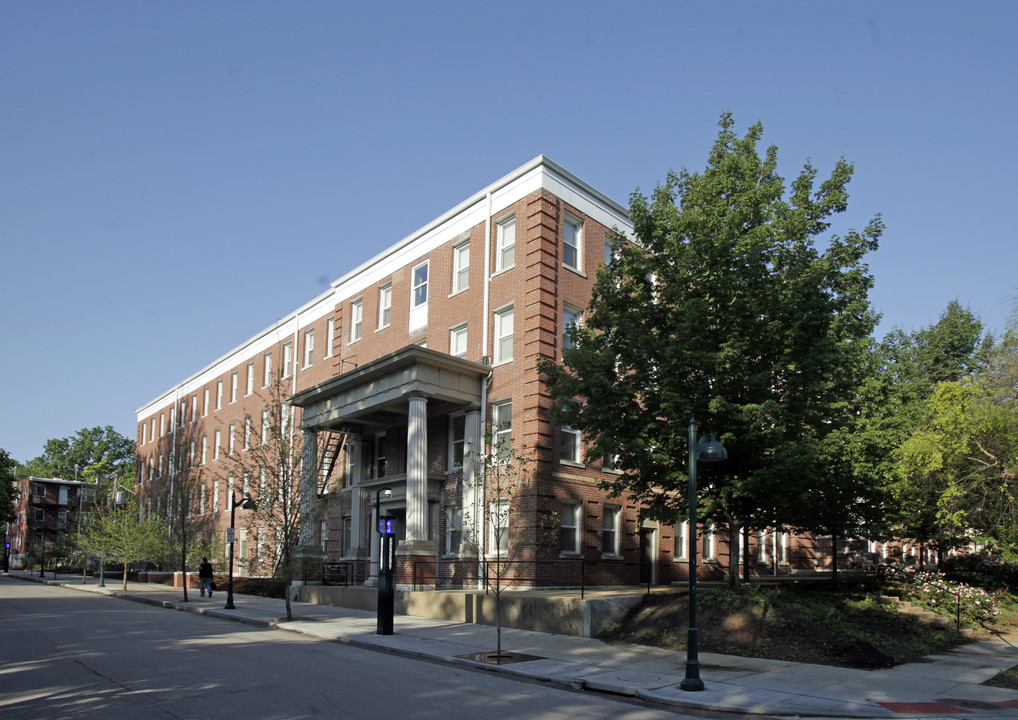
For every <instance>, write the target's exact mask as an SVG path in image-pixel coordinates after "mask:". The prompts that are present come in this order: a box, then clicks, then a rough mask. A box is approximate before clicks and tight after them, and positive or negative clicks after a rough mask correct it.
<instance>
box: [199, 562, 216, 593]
mask: <svg viewBox="0 0 1018 720" xmlns="http://www.w3.org/2000/svg"><path fill="white" fill-rule="evenodd" d="M214 587H215V584H214V583H213V582H212V563H210V562H209V559H208V558H206V557H203V558H202V559H201V565H199V566H198V588H199V590H201V596H202V597H205V590H206V589H208V591H209V597H212V589H213V588H214Z"/></svg>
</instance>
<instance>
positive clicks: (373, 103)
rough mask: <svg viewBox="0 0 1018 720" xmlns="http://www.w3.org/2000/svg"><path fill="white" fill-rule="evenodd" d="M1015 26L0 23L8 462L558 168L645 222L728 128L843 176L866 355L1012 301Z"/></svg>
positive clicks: (515, 18)
mask: <svg viewBox="0 0 1018 720" xmlns="http://www.w3.org/2000/svg"><path fill="white" fill-rule="evenodd" d="M1016 21H1018V4H1016V3H1013V2H973V3H965V4H960V3H956V2H922V3H919V2H913V3H905V2H901V3H888V2H833V1H832V2H812V1H810V2H805V1H803V2H781V1H778V0H774V1H772V2H726V3H717V2H699V3H694V2H661V3H652V2H639V1H636V2H627V3H622V2H612V3H609V2H597V1H590V0H588V1H587V2H564V1H559V2H551V1H549V0H544V1H542V2H529V1H527V0H523V1H521V2H514V3H509V4H506V3H477V2H463V3H452V2H440V1H439V2H428V3H423V2H422V3H410V2H407V3H393V2H378V3H356V4H353V3H350V4H346V3H340V2H333V1H330V2H297V3H283V2H252V1H250V0H245V1H244V2H211V3H209V2H180V1H177V2H172V3H137V2H87V3H83V2H66V1H65V2H46V3H23V2H13V1H11V0H0V98H2V101H0V102H2V106H0V107H2V111H0V247H2V262H0V268H2V276H3V277H2V280H0V329H2V332H3V352H2V353H0V378H3V380H2V381H0V382H2V385H0V398H2V403H0V407H2V412H0V447H5V448H7V449H8V450H9V451H10V452H11V454H12V455H13V456H14V457H15V458H17V459H19V460H22V461H24V460H27V459H29V458H31V457H34V456H36V455H38V454H40V453H41V452H42V447H43V444H44V443H45V441H46V440H47V439H48V438H52V437H63V436H67V435H71V434H73V433H74V432H75V431H76V430H78V429H79V428H82V427H86V426H93V425H112V426H113V427H114V428H115V429H117V430H118V431H119V432H121V433H123V434H125V435H127V436H128V437H133V436H134V428H135V415H134V411H135V409H136V408H137V407H139V406H140V405H142V404H144V403H145V402H147V401H149V400H151V399H153V398H154V397H155V396H157V395H158V394H160V393H161V392H163V391H164V390H166V389H167V388H169V387H171V386H172V385H173V384H174V383H176V382H177V381H178V380H181V379H183V378H184V377H186V376H187V375H190V374H191V373H193V372H195V371H197V370H199V369H201V368H202V367H204V366H205V365H206V364H207V363H209V362H210V361H212V360H214V359H215V358H217V357H219V356H220V355H222V354H223V353H225V352H227V351H229V350H231V349H232V348H233V347H235V346H236V345H238V344H240V343H241V342H242V341H244V340H246V339H247V338H248V337H250V336H251V335H253V334H254V333H256V332H257V331H258V330H260V329H262V328H263V327H266V326H267V325H269V324H271V323H272V322H274V321H275V320H276V319H277V318H279V317H281V316H282V315H284V314H286V313H288V312H290V311H291V310H294V309H296V308H297V307H298V306H300V305H301V304H303V303H304V302H306V301H307V300H309V299H311V298H312V297H314V296H316V295H317V294H318V293H320V292H321V291H322V290H324V289H325V288H327V287H328V284H329V283H330V282H331V281H332V280H334V279H336V278H338V277H339V276H340V275H342V274H343V273H345V272H346V271H347V270H350V269H352V268H353V267H355V266H356V265H358V264H360V263H361V262H363V261H365V260H367V259H368V258H370V257H371V256H373V255H374V254H376V253H377V252H379V251H381V250H382V249H384V248H385V247H387V246H389V245H390V244H392V243H394V242H396V241H397V240H400V239H402V238H403V237H405V236H406V235H409V234H410V233H411V232H413V231H414V230H416V229H417V228H419V227H421V226H422V225H424V224H425V223H427V222H428V221H429V220H431V219H433V218H435V217H437V216H438V215H440V214H442V213H443V212H444V211H446V210H448V209H449V208H451V207H452V206H453V205H455V204H457V203H458V202H460V201H461V200H463V199H465V198H466V197H468V196H470V195H471V194H473V193H474V192H476V191H478V190H480V189H481V188H483V187H484V186H486V185H488V184H489V183H491V182H493V181H494V180H496V179H498V178H500V177H501V176H503V175H505V174H506V173H507V172H509V171H510V170H513V169H514V168H516V167H518V166H520V165H522V164H523V163H525V162H526V161H528V160H530V159H531V158H533V157H535V156H537V155H539V154H544V155H547V156H548V157H550V158H552V159H553V160H555V161H556V162H558V163H560V164H561V165H563V166H564V167H566V168H567V169H569V170H570V171H572V172H573V173H575V174H577V175H578V176H579V177H581V178H583V179H584V180H586V181H587V182H589V183H590V184H592V185H593V186H594V187H596V188H598V189H600V190H601V191H603V192H605V193H607V194H608V195H609V196H611V197H613V198H615V199H616V200H618V201H620V202H622V203H624V204H626V203H628V198H629V195H630V193H631V192H632V191H633V190H634V189H635V188H637V187H640V188H642V189H644V190H645V191H649V190H651V189H653V187H654V186H655V185H656V184H657V182H658V181H660V180H661V179H663V178H664V176H665V174H666V172H667V171H668V170H669V169H671V168H674V169H678V168H680V167H687V168H689V169H691V170H696V169H700V168H702V167H703V166H704V164H705V161H706V157H707V152H708V149H709V147H710V143H711V142H712V140H713V138H714V136H715V134H716V131H717V127H716V126H717V120H718V117H719V115H720V113H721V112H722V111H723V110H726V109H730V110H731V111H732V112H733V113H734V116H735V119H736V122H737V128H738V130H739V132H743V131H745V129H746V127H747V126H748V125H749V124H751V123H752V122H755V121H756V120H760V121H762V122H763V124H764V130H765V132H764V142H765V143H766V144H771V143H773V144H775V145H777V146H778V148H779V157H780V161H781V171H782V173H783V174H784V175H785V177H786V178H791V177H793V176H794V175H795V174H796V173H797V172H798V171H799V169H800V168H801V166H802V163H803V162H804V161H805V160H806V159H807V158H811V159H812V161H813V162H814V164H815V165H817V167H818V168H819V170H820V171H821V174H826V173H827V172H829V171H830V169H831V167H832V165H833V163H834V162H835V161H836V160H837V158H838V157H840V156H842V155H844V156H845V157H846V158H847V159H848V160H850V161H852V162H853V163H855V168H856V174H855V179H854V180H853V182H852V185H851V192H852V195H851V199H850V202H849V210H848V212H847V213H846V214H845V215H843V216H842V217H841V219H840V220H839V221H838V223H837V225H836V229H838V230H840V231H842V232H843V231H844V230H846V229H848V228H850V227H862V226H863V225H864V224H865V223H866V222H867V221H868V220H869V218H870V217H871V216H872V215H873V214H875V213H877V212H880V213H882V214H883V217H884V220H885V222H886V223H887V231H886V233H885V235H884V237H883V240H882V245H881V248H880V250H879V251H877V252H876V253H874V254H873V255H872V256H871V257H870V266H871V268H872V270H873V273H874V275H875V277H876V287H875V289H874V291H873V293H872V300H873V302H874V304H875V306H876V307H877V309H878V310H879V311H880V312H881V313H883V318H884V320H883V323H882V325H881V326H880V328H879V331H878V333H879V334H880V335H881V336H882V335H883V334H884V333H885V332H886V331H887V330H889V329H890V328H891V327H892V326H895V325H898V326H900V327H902V328H904V329H906V330H911V329H914V328H918V327H921V326H923V325H927V324H929V323H931V322H934V321H935V320H936V319H937V317H938V316H939V314H940V312H941V311H942V310H943V309H944V307H945V306H946V304H947V302H948V301H949V300H951V299H955V298H957V299H959V300H960V301H961V302H962V303H963V304H965V305H968V306H970V307H971V308H972V309H973V310H974V311H975V312H976V313H977V314H979V315H980V316H981V317H982V319H983V321H984V322H985V324H986V325H987V326H988V327H989V328H990V329H992V330H1000V329H1002V328H1003V326H1004V322H1005V319H1006V318H1007V316H1008V314H1009V313H1010V309H1011V307H1012V298H1013V297H1015V295H1016V294H1018V279H1016V273H1015V269H1016V267H1018V242H1016V239H1015V231H1014V223H1013V221H1012V219H1011V218H1010V216H1009V208H1010V207H1011V206H1012V204H1013V198H1014V195H1015V192H1016V185H1018V183H1016V182H1015V173H1014V168H1015V167H1016V160H1018V152H1016V151H1018V134H1016V133H1015V132H1014V130H1013V127H1012V126H1013V124H1014V123H1013V118H1014V116H1015V114H1016V112H1015V110H1016V99H1018V92H1016V90H1018V88H1016V77H1018V62H1016V60H1018V44H1016V43H1015V42H1014V39H1013V31H1014V28H1015V27H1016V25H1018V22H1016Z"/></svg>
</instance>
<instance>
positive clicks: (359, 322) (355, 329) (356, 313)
mask: <svg viewBox="0 0 1018 720" xmlns="http://www.w3.org/2000/svg"><path fill="white" fill-rule="evenodd" d="M362 337H364V298H363V297H359V298H357V299H356V300H352V301H351V302H350V341H349V342H348V343H347V344H348V345H352V344H353V343H355V342H358V341H359V340H360V339H361V338H362Z"/></svg>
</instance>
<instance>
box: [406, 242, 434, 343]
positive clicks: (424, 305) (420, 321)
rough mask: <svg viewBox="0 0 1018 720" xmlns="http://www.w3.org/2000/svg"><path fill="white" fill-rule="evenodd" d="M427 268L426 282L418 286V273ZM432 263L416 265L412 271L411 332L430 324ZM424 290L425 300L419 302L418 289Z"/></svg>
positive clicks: (425, 262) (426, 262)
mask: <svg viewBox="0 0 1018 720" xmlns="http://www.w3.org/2000/svg"><path fill="white" fill-rule="evenodd" d="M421 268H425V279H424V282H422V283H420V284H419V285H418V284H416V282H417V281H416V277H417V271H418V270H420V269H421ZM430 285H431V261H430V260H425V261H424V262H422V263H418V264H417V265H414V266H413V268H411V270H410V323H409V330H411V331H413V330H418V329H420V328H423V327H426V326H427V324H428V303H429V302H430V300H431V288H430ZM421 287H423V288H424V300H423V301H422V302H420V303H418V302H417V290H418V288H421Z"/></svg>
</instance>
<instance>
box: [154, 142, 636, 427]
mask: <svg viewBox="0 0 1018 720" xmlns="http://www.w3.org/2000/svg"><path fill="white" fill-rule="evenodd" d="M542 188H543V189H547V190H548V191H549V192H552V193H554V194H555V195H556V196H558V197H560V198H562V199H563V200H564V201H566V202H567V203H569V204H570V205H572V206H573V207H575V208H576V209H577V210H579V211H580V212H582V213H584V214H585V215H587V216H589V217H591V218H592V219H594V220H595V221H597V222H599V223H601V224H602V225H605V226H607V227H618V228H619V230H621V231H623V232H626V233H627V234H628V233H629V231H630V230H631V225H630V223H629V219H628V216H627V212H626V208H625V207H623V206H622V205H620V204H619V203H617V202H615V201H614V200H612V199H611V198H609V197H608V196H607V195H605V194H604V193H602V192H600V191H599V190H596V189H595V188H594V187H593V186H591V185H589V184H588V183H586V182H584V181H583V180H581V179H580V178H578V177H576V176H575V175H573V174H572V173H571V172H569V171H568V170H566V169H565V168H563V167H562V166H561V165H559V164H557V163H555V162H554V161H552V160H550V159H548V158H546V157H545V156H544V155H538V156H537V157H536V158H534V159H533V160H531V161H530V162H528V163H526V164H525V165H522V166H520V167H518V168H516V169H515V170H513V171H512V172H511V173H509V174H508V175H506V176H504V177H502V178H500V179H499V180H496V181H495V182H494V183H492V184H491V185H489V186H488V187H486V188H484V189H483V190H481V191H480V192H477V193H475V194H474V195H472V196H471V197H469V198H467V199H466V200H464V201H463V202H461V203H459V204H458V205H456V206H455V207H454V208H452V209H451V210H449V211H448V212H446V213H443V214H442V215H440V216H439V217H437V218H435V219H434V220H432V221H431V222H430V223H428V224H427V225H425V226H424V227H422V228H420V229H419V230H417V231H416V232H414V233H412V234H410V235H408V236H406V237H405V238H403V239H402V240H400V241H399V242H397V243H395V244H394V245H392V246H390V247H389V248H387V249H386V250H384V251H382V252H381V253H379V254H378V255H376V256H375V257H373V258H371V259H370V260H368V261H367V262H365V263H362V264H361V265H359V266H358V267H356V268H354V269H353V270H351V271H350V272H348V273H346V274H345V275H343V276H342V277H340V278H339V279H338V280H336V281H335V282H333V283H332V287H331V288H330V289H329V290H327V291H326V292H324V293H322V294H321V295H319V296H318V297H316V298H315V299H314V300H311V301H310V302H308V303H306V304H305V305H303V306H301V307H300V308H298V309H297V310H295V311H293V312H291V313H289V314H288V315H286V316H284V317H282V318H281V319H280V320H278V321H277V322H276V323H274V324H273V325H271V326H269V327H267V328H266V329H265V330H262V331H261V332H260V333H258V334H257V335H255V336H254V337H252V338H250V339H249V340H247V341H245V342H243V343H241V344H240V345H238V346H237V347H235V348H234V349H233V350H231V351H230V352H228V353H226V354H225V355H223V356H222V357H220V358H218V359H217V360H215V361H214V362H212V363H210V364H209V365H207V366H205V367H204V368H202V369H201V370H199V371H198V372H196V373H194V374H193V375H191V376H189V377H188V378H186V379H185V380H183V381H182V382H181V383H179V384H178V385H176V386H174V387H172V388H170V389H169V390H167V391H166V392H165V393H163V394H162V395H160V396H158V397H156V398H155V399H153V400H151V401H150V402H148V403H146V404H144V405H142V406H141V407H140V408H138V409H137V411H136V412H137V414H138V420H139V421H141V420H142V419H143V418H144V417H146V416H148V415H149V414H151V413H152V412H155V411H158V410H161V409H163V408H164V407H166V406H168V405H172V404H173V403H174V402H176V401H177V399H178V398H182V397H186V396H187V395H190V394H191V393H193V392H196V391H197V390H198V389H200V388H201V387H202V386H203V385H205V384H206V383H207V382H209V381H210V380H213V379H215V378H217V377H219V376H220V375H223V374H224V373H226V372H228V371H230V370H231V369H232V368H235V367H237V366H238V365H240V364H241V363H242V362H245V361H247V360H249V359H252V358H255V357H257V356H258V355H259V354H261V353H262V352H265V351H266V350H267V349H268V348H270V347H272V346H274V345H275V344H276V343H278V342H279V341H280V340H282V339H283V338H284V337H292V336H293V334H294V332H295V331H297V330H299V328H298V327H297V323H298V322H300V327H304V326H306V325H308V324H310V323H312V322H314V321H316V320H318V319H320V318H322V317H324V316H325V315H328V314H329V313H331V312H332V311H333V310H334V308H335V306H336V304H337V303H340V302H343V301H345V300H347V299H350V298H353V297H356V295H357V294H358V293H360V292H363V291H364V290H365V289H366V288H368V287H371V286H372V285H375V284H377V283H379V282H381V281H382V280H383V279H384V278H387V277H388V276H389V275H392V274H393V273H394V272H395V271H396V270H398V269H400V268H401V267H403V266H404V265H406V264H408V263H410V262H412V261H413V260H415V259H417V258H420V257H423V256H425V255H427V254H428V253H430V252H431V251H432V250H434V249H435V248H437V247H441V246H442V245H443V244H445V243H446V242H449V241H450V240H452V239H454V238H455V237H457V236H459V235H460V234H462V233H464V232H466V231H467V230H469V229H470V228H472V227H474V226H475V225H477V224H479V223H481V222H483V221H484V220H485V217H484V214H485V212H486V209H487V198H488V196H489V194H490V195H491V199H492V205H491V206H492V209H493V211H494V213H495V214H496V215H497V214H498V213H500V212H501V210H502V209H503V208H505V207H508V206H509V205H512V204H513V203H514V202H516V201H517V200H519V199H521V198H523V197H525V196H526V195H528V194H529V193H531V192H534V191H535V190H538V189H542Z"/></svg>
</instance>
